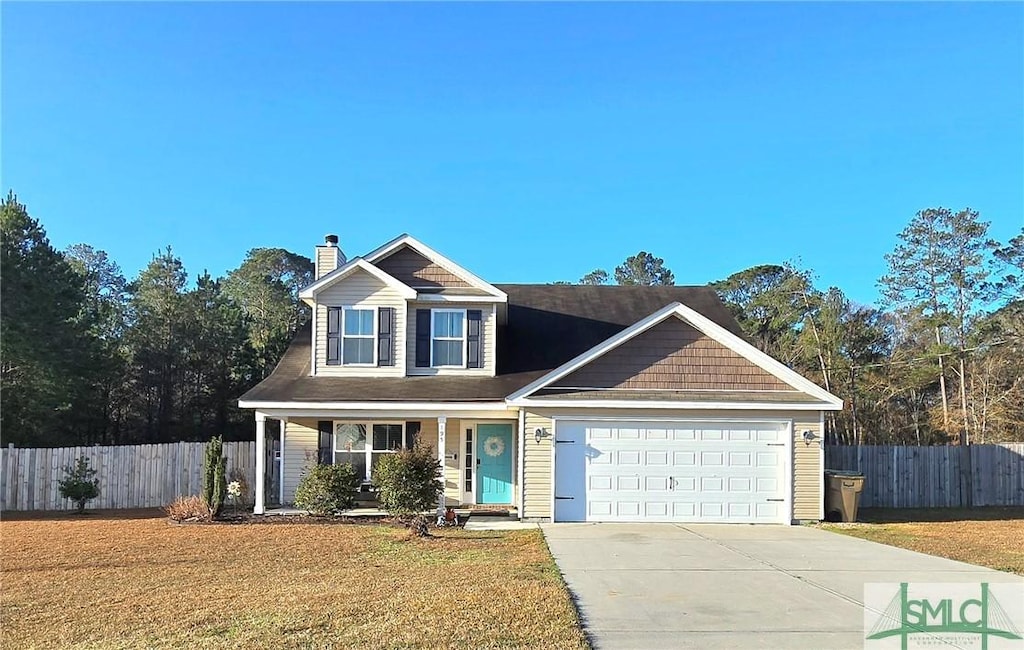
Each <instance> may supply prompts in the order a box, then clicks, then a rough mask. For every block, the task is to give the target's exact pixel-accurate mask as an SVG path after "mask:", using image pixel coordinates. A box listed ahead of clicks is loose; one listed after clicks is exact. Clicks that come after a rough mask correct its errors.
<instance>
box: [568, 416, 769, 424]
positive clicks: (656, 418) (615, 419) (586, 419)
mask: <svg viewBox="0 0 1024 650" xmlns="http://www.w3.org/2000/svg"><path fill="white" fill-rule="evenodd" d="M550 420H551V421H552V422H554V421H555V420H565V421H567V422H744V423H746V422H752V423H756V424H784V423H786V422H788V421H789V420H788V419H786V418H773V417H767V416H766V417H749V416H746V415H699V416H698V415H615V416H611V415H595V416H590V415H579V414H576V415H552V416H550Z"/></svg>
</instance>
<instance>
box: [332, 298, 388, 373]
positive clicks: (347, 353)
mask: <svg viewBox="0 0 1024 650" xmlns="http://www.w3.org/2000/svg"><path fill="white" fill-rule="evenodd" d="M376 321H377V310H376V309H375V308H373V307H369V308H358V307H329V308H328V309H327V364H328V365H332V366H336V365H346V366H349V365H360V366H362V365H370V366H372V365H374V364H376V359H375V357H374V354H375V351H376V350H377V332H376V331H375V328H374V325H375V323H376Z"/></svg>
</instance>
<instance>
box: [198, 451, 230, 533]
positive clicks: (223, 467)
mask: <svg viewBox="0 0 1024 650" xmlns="http://www.w3.org/2000/svg"><path fill="white" fill-rule="evenodd" d="M227 469H228V459H227V456H225V455H224V441H223V440H221V438H220V436H214V437H213V438H210V442H208V443H206V457H205V458H204V459H203V501H204V502H205V503H206V507H207V508H209V509H210V518H211V519H216V518H218V517H220V511H221V509H223V507H224V499H226V498H227V496H228V481H227Z"/></svg>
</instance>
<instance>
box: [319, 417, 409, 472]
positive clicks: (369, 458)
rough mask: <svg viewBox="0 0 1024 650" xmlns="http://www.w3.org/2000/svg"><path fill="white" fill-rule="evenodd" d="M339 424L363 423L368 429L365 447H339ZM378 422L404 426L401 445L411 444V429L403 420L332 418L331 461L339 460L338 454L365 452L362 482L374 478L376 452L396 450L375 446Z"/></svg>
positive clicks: (390, 452)
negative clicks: (374, 437)
mask: <svg viewBox="0 0 1024 650" xmlns="http://www.w3.org/2000/svg"><path fill="white" fill-rule="evenodd" d="M339 424H355V425H360V424H361V425H363V426H365V427H366V430H365V432H364V433H365V434H366V439H365V441H364V443H363V444H364V446H363V449H353V450H345V449H338V425H339ZM378 424H382V425H387V426H400V427H402V446H401V448H402V449H405V448H407V446H408V444H409V440H408V438H407V437H406V436H407V435H408V433H409V431H408V428H407V427H406V426H405V425H406V423H405V422H404V421H402V420H394V419H385V418H376V419H367V418H358V419H357V418H344V419H341V420H331V461H332V462H335V461H336V460H337V455H338V454H357V453H360V452H363V454H364V456H365V462H366V469H365V472H364V474H363V478H362V481H361V482H362V483H368V482H370V481H371V480H373V477H372V476H371V472H372V471H373V455H374V454H393V453H395V450H393V449H376V448H374V446H373V427H375V426H377V425H378Z"/></svg>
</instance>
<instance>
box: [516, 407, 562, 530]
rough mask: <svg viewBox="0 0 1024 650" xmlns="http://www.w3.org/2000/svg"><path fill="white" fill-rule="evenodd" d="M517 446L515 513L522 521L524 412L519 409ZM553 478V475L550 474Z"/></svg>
mask: <svg viewBox="0 0 1024 650" xmlns="http://www.w3.org/2000/svg"><path fill="white" fill-rule="evenodd" d="M518 442H519V444H518V445H516V446H517V447H518V449H519V451H518V455H519V458H518V459H516V482H517V483H518V485H517V486H516V511H517V512H518V514H519V520H520V521H522V519H523V508H524V507H525V501H526V486H525V479H526V467H525V466H524V465H525V461H526V411H525V410H524V409H519V441H518ZM552 478H554V474H552Z"/></svg>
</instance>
